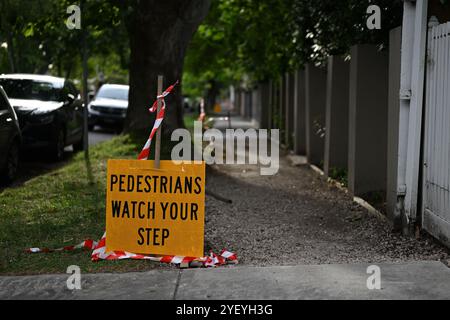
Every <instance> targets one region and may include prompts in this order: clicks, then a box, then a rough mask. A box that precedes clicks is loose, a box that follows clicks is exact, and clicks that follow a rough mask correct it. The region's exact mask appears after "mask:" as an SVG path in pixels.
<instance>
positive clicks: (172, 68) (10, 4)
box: [0, 0, 403, 132]
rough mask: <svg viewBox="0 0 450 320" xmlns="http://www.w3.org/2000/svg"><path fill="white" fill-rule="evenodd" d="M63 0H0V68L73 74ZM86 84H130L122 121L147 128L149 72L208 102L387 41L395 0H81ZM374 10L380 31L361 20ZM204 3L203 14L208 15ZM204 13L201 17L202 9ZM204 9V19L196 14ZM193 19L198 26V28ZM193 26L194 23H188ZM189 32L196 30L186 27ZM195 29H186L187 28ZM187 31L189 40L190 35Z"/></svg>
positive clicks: (76, 35)
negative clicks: (362, 45)
mask: <svg viewBox="0 0 450 320" xmlns="http://www.w3.org/2000/svg"><path fill="white" fill-rule="evenodd" d="M71 4H73V3H72V1H71V0H2V1H0V72H1V73H8V72H30V73H49V74H53V75H58V76H62V77H67V78H72V79H75V80H76V79H81V73H82V71H81V58H80V57H81V52H80V50H81V45H80V40H81V31H80V30H69V29H68V28H67V27H66V26H65V22H66V19H67V17H68V14H67V12H66V10H67V7H68V6H69V5H71ZM85 4H86V5H85V9H84V10H83V12H82V27H85V28H87V29H88V32H89V37H88V48H89V63H88V65H89V74H90V77H91V83H92V82H95V80H97V81H98V79H100V78H101V77H102V75H104V76H105V79H104V81H108V82H116V83H130V98H129V101H130V109H129V113H128V120H127V125H126V129H127V130H128V131H133V130H141V129H147V128H148V127H149V124H151V120H152V118H151V116H149V115H148V113H147V107H148V106H149V104H151V103H152V101H153V100H154V98H155V95H156V83H155V81H156V75H157V74H164V75H165V76H166V83H165V86H167V85H168V84H170V83H172V82H174V81H175V80H177V79H179V78H181V77H182V79H183V81H182V84H183V90H184V94H185V95H187V96H190V97H192V98H198V97H200V96H201V97H204V98H205V100H206V102H207V105H209V106H213V105H214V104H215V99H216V97H217V96H218V95H219V93H220V92H221V91H223V90H226V89H227V88H228V87H229V86H230V85H240V84H241V83H242V79H245V82H246V84H247V85H249V86H251V85H252V84H254V83H257V82H259V81H265V80H268V79H279V77H280V76H281V75H282V74H284V73H285V72H288V71H292V70H295V69H296V68H299V67H301V66H303V65H304V64H305V63H306V62H313V63H316V64H323V63H324V62H325V61H326V58H327V56H328V55H330V54H344V55H345V54H348V53H349V50H350V46H351V45H353V44H357V43H373V44H378V45H379V46H380V49H383V48H386V47H387V44H388V35H389V30H390V29H391V28H393V27H396V26H398V25H400V24H401V16H402V7H403V2H402V0H339V1H335V0H264V1H254V0H214V1H210V0H186V1H177V0H167V1H164V2H162V1H157V0H148V1H139V0H86V2H85ZM371 4H376V5H378V6H379V7H380V8H381V18H382V28H381V30H369V29H368V28H367V27H366V20H367V13H366V10H367V7H368V6H369V5H371ZM208 9H209V13H208ZM207 13H208V15H207ZM205 17H206V18H205ZM199 24H200V26H198V25H199ZM197 28H198V30H197ZM196 30H197V32H195V31H196ZM194 32H195V35H194V36H193V34H194ZM192 36H193V38H192V40H191V37H192ZM168 99H169V100H168V102H169V104H170V105H171V106H172V107H171V108H169V110H168V114H167V118H166V126H165V127H166V128H167V129H168V131H169V132H170V131H171V130H173V129H174V128H176V127H179V126H182V125H183V123H182V113H183V108H182V104H183V102H182V95H181V88H179V89H178V90H176V91H175V93H174V95H171V96H170V97H169V98H168Z"/></svg>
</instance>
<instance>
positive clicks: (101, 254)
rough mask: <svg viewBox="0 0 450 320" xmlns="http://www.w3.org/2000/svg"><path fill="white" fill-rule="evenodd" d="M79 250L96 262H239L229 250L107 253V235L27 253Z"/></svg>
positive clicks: (213, 263) (32, 250) (32, 249)
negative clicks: (207, 253)
mask: <svg viewBox="0 0 450 320" xmlns="http://www.w3.org/2000/svg"><path fill="white" fill-rule="evenodd" d="M77 249H88V250H93V251H92V254H91V260H92V261H95V262H96V261H99V260H124V259H132V260H149V261H154V262H161V263H170V264H177V265H180V264H183V263H188V264H189V263H191V262H198V263H200V264H201V265H202V266H204V267H216V266H222V265H226V264H237V262H238V259H237V255H236V254H235V253H232V252H230V251H227V250H222V251H221V252H220V254H219V255H217V254H215V253H214V252H212V251H211V252H210V256H206V257H200V258H195V257H184V256H150V255H142V254H135V253H130V252H126V251H111V252H106V233H105V234H103V237H102V238H101V239H100V241H99V242H96V241H93V240H91V239H88V240H85V241H83V242H81V243H80V244H78V245H76V246H66V247H62V248H58V249H49V248H29V249H27V250H26V252H28V253H49V252H58V251H74V250H77Z"/></svg>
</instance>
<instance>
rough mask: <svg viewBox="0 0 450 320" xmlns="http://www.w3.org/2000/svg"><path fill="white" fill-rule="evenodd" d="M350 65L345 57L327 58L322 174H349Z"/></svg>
mask: <svg viewBox="0 0 450 320" xmlns="http://www.w3.org/2000/svg"><path fill="white" fill-rule="evenodd" d="M349 71H350V63H349V62H348V61H345V60H344V58H343V57H340V56H331V57H329V58H328V72H327V95H326V121H325V159H324V168H323V171H324V172H325V175H326V176H327V177H328V176H330V170H333V169H337V170H339V171H341V170H343V171H344V172H346V171H347V162H348V158H347V157H348V90H349V80H350V79H349Z"/></svg>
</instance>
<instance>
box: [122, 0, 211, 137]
mask: <svg viewBox="0 0 450 320" xmlns="http://www.w3.org/2000/svg"><path fill="white" fill-rule="evenodd" d="M209 5H210V0H183V1H179V0H166V1H160V0H151V1H150V0H147V1H138V2H137V4H136V6H135V8H134V12H133V15H132V18H131V24H130V30H129V32H130V50H131V52H130V92H129V98H128V100H129V106H128V113H127V119H126V122H125V128H124V130H125V131H126V132H132V131H135V132H136V131H137V132H139V131H142V130H148V132H150V130H151V128H152V126H153V121H154V119H155V115H154V114H152V115H151V114H149V111H148V108H149V107H150V106H151V104H152V103H153V101H155V99H156V84H157V82H156V80H157V76H158V75H163V76H164V89H165V88H166V87H168V86H169V85H171V84H173V83H174V82H175V81H176V80H181V77H182V73H183V62H184V55H185V53H186V49H187V46H188V44H189V42H190V40H191V38H192V36H193V34H194V32H195V31H196V30H197V28H198V25H199V24H200V23H201V21H202V20H203V19H204V18H205V16H206V14H207V13H208V10H209ZM166 103H167V108H166V116H165V119H164V123H163V132H164V133H165V134H167V133H170V132H172V131H173V130H174V129H176V128H179V127H183V104H182V94H181V85H180V86H179V87H177V88H176V90H174V91H173V92H172V93H171V94H170V95H169V96H168V97H167V98H166Z"/></svg>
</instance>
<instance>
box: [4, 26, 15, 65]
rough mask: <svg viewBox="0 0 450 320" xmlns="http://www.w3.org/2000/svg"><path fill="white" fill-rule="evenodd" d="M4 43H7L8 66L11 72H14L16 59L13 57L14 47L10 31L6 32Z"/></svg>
mask: <svg viewBox="0 0 450 320" xmlns="http://www.w3.org/2000/svg"><path fill="white" fill-rule="evenodd" d="M6 43H7V44H8V60H9V66H10V68H11V73H16V72H17V68H16V59H15V52H14V51H15V48H14V40H13V36H12V32H9V33H8V36H7V38H6Z"/></svg>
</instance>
